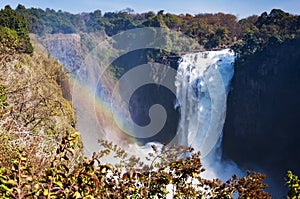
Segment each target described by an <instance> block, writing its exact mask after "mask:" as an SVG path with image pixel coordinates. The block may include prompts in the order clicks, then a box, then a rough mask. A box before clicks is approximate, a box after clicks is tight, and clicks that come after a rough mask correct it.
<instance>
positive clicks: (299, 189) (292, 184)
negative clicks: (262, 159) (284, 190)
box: [285, 171, 300, 199]
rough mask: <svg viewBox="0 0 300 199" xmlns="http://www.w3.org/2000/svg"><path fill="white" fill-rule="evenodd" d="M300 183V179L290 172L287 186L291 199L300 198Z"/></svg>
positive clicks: (286, 181) (287, 177) (286, 180)
mask: <svg viewBox="0 0 300 199" xmlns="http://www.w3.org/2000/svg"><path fill="white" fill-rule="evenodd" d="M299 183H300V180H299V179H298V176H296V175H294V174H293V173H292V172H291V171H288V172H287V175H286V179H285V184H286V185H287V187H288V189H289V191H288V194H287V195H288V197H289V198H291V199H297V198H300V186H299Z"/></svg>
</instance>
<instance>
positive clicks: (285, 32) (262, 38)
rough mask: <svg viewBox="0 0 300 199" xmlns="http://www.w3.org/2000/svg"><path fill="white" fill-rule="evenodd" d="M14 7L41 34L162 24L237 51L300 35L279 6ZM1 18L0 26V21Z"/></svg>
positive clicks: (299, 25)
mask: <svg viewBox="0 0 300 199" xmlns="http://www.w3.org/2000/svg"><path fill="white" fill-rule="evenodd" d="M5 10H6V9H5ZM15 11H16V14H15V15H16V16H22V17H24V18H25V19H26V20H27V22H28V29H29V32H31V33H35V34H38V35H40V36H42V35H45V34H55V33H63V34H69V33H79V32H87V33H89V32H99V31H104V32H105V33H106V34H107V35H109V36H112V35H115V34H117V33H119V32H121V31H124V30H129V29H133V28H141V27H165V28H169V29H171V30H175V31H180V32H182V33H184V34H186V35H187V36H189V37H192V38H194V39H195V40H197V42H198V43H199V44H200V45H202V46H203V47H204V48H205V49H214V48H222V47H232V48H233V49H234V50H235V51H236V52H238V53H239V54H240V55H248V54H252V53H254V52H256V51H257V50H260V49H262V48H263V47H264V46H265V45H266V44H267V43H268V42H269V41H270V42H283V41H284V40H286V39H293V38H296V37H299V35H300V16H296V15H291V14H289V13H286V12H284V11H282V10H279V9H273V10H272V11H271V12H270V13H269V14H267V13H266V12H264V13H262V14H261V16H257V15H253V16H249V17H247V18H244V19H241V20H238V18H237V17H236V16H235V15H232V14H224V13H216V14H198V15H195V16H193V15H190V14H181V15H175V14H170V13H164V11H163V10H161V11H159V12H158V13H154V12H152V11H150V12H146V13H141V14H137V13H134V11H133V10H132V9H130V8H127V9H124V10H122V11H119V12H107V13H104V14H103V13H102V12H101V10H96V11H94V12H91V13H81V14H71V13H68V12H63V11H61V10H59V11H55V10H53V9H49V8H47V9H46V10H42V9H39V8H29V9H27V8H25V7H24V6H23V5H18V6H17V8H16V9H15ZM1 12H3V11H1ZM1 19H2V17H1ZM0 22H1V23H0V26H1V24H2V21H0Z"/></svg>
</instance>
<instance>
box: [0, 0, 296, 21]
mask: <svg viewBox="0 0 300 199" xmlns="http://www.w3.org/2000/svg"><path fill="white" fill-rule="evenodd" d="M19 3H20V4H23V5H25V6H26V7H36V8H42V9H45V8H52V9H55V10H63V11H68V12H71V13H81V12H91V11H94V10H96V9H100V10H102V11H103V12H108V11H118V10H122V9H124V8H127V7H130V8H133V9H134V10H135V11H136V12H138V13H141V12H146V11H155V12H157V11H159V10H165V13H166V12H170V13H175V14H181V13H182V14H185V13H190V14H198V13H216V12H225V13H231V14H235V15H237V16H238V17H239V18H242V17H246V16H250V15H252V14H258V15H260V14H261V13H262V12H264V11H267V12H270V10H272V8H280V9H283V10H284V11H287V12H290V13H292V14H298V15H299V14H300V0H151V1H150V0H144V1H142V0H106V1H104V0H89V1H83V0H19V1H17V0H0V7H1V8H3V7H4V6H5V5H7V4H9V5H11V7H13V8H15V7H16V6H17V5H18V4H19Z"/></svg>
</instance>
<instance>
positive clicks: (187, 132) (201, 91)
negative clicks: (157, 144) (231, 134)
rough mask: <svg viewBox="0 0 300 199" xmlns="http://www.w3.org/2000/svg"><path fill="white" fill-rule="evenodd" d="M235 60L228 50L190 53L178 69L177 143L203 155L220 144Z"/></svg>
mask: <svg viewBox="0 0 300 199" xmlns="http://www.w3.org/2000/svg"><path fill="white" fill-rule="evenodd" d="M234 59H235V56H234V53H233V52H232V51H231V50H229V49H226V50H221V51H207V52H200V53H193V54H187V55H184V56H183V57H182V61H181V62H180V64H179V67H178V69H177V76H176V82H175V85H176V87H177V94H176V95H177V99H178V101H179V102H180V109H181V120H180V123H179V126H178V135H179V136H180V137H179V139H178V143H179V144H183V145H189V146H192V147H193V148H195V149H196V150H200V151H201V152H202V155H203V156H206V155H207V154H208V153H209V151H211V149H212V147H214V145H215V144H216V143H217V140H218V138H219V136H220V134H221V131H222V128H223V124H224V121H225V113H226V98H227V93H228V86H229V83H230V80H231V78H232V76H233V62H234Z"/></svg>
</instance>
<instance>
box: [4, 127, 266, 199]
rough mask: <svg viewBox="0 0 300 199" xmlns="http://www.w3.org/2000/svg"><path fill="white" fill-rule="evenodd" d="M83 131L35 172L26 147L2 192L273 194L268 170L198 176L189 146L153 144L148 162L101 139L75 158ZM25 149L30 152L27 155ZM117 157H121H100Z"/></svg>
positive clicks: (7, 171)
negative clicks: (224, 177) (85, 155)
mask: <svg viewBox="0 0 300 199" xmlns="http://www.w3.org/2000/svg"><path fill="white" fill-rule="evenodd" d="M79 137H80V136H79V133H76V132H74V133H69V134H67V135H66V136H65V137H64V138H63V139H62V141H61V143H60V145H59V147H58V148H57V151H56V155H55V157H48V158H49V161H50V162H51V164H50V166H49V167H45V168H44V169H43V170H42V171H40V172H39V173H37V172H36V171H35V166H34V164H32V163H31V159H30V158H27V156H28V153H27V152H26V150H28V149H26V148H24V149H23V151H19V153H18V154H19V155H18V157H15V158H13V159H11V162H10V165H9V166H7V165H6V166H3V162H1V168H0V197H1V198H166V197H167V195H170V196H173V198H232V196H233V194H235V195H238V196H239V198H270V195H269V194H268V193H266V192H265V191H264V189H265V188H266V187H267V185H265V184H263V179H264V178H265V176H264V175H262V174H258V173H255V172H250V171H249V172H248V173H247V175H246V176H245V177H242V178H238V177H237V176H233V177H232V178H230V179H229V180H228V181H227V182H225V183H222V182H221V181H220V180H218V179H215V180H207V179H203V178H201V177H200V175H199V174H200V173H201V172H203V171H204V169H203V168H202V165H201V162H200V158H199V156H200V154H199V152H194V151H193V149H191V148H184V147H175V146H173V147H166V146H163V147H161V148H157V147H156V146H152V149H153V153H150V154H149V155H148V157H147V162H148V163H147V164H146V163H143V162H141V160H140V159H139V158H137V157H134V156H128V155H127V153H126V152H125V151H124V150H122V149H121V148H119V147H117V146H116V145H113V144H112V143H109V142H107V141H100V144H101V146H102V150H100V151H99V152H98V153H94V154H93V157H92V158H91V159H88V158H85V159H82V160H81V161H80V162H79V163H75V162H73V161H72V156H74V154H75V153H74V149H75V148H76V144H77V142H78V140H79ZM26 154H27V155H26ZM108 156H109V157H113V158H114V160H118V163H116V164H114V165H111V164H106V163H104V162H102V159H103V158H105V157H108Z"/></svg>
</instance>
